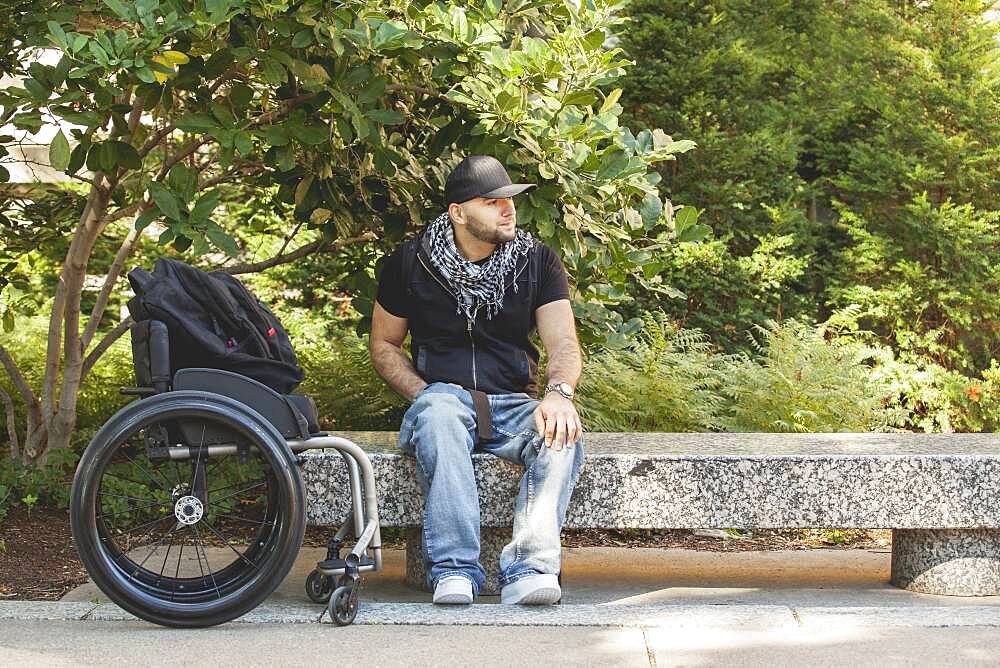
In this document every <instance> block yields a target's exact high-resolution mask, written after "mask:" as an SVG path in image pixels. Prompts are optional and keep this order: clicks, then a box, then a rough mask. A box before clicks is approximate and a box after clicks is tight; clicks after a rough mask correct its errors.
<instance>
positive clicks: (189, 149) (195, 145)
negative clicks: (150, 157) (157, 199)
mask: <svg viewBox="0 0 1000 668" xmlns="http://www.w3.org/2000/svg"><path fill="white" fill-rule="evenodd" d="M210 141H215V138H214V137H209V136H208V135H203V136H201V137H199V138H198V139H192V140H191V141H189V142H188V143H187V145H186V146H185V147H184V148H182V149H181V150H180V151H178V152H177V153H176V154H174V155H172V156H170V157H169V158H167V159H166V160H164V161H163V167H161V168H160V173H159V175H157V177H156V180H157V181H162V180H163V177H164V176H166V174H167V172H169V171H170V168H171V167H173V166H174V165H175V164H177V163H178V162H180V161H181V160H183V159H184V158H186V157H188V156H189V155H191V154H192V153H194V152H195V151H197V150H198V149H199V148H200V147H201V146H202V145H203V144H207V143H208V142H210Z"/></svg>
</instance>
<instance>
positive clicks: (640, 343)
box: [577, 312, 720, 432]
mask: <svg viewBox="0 0 1000 668" xmlns="http://www.w3.org/2000/svg"><path fill="white" fill-rule="evenodd" d="M643 320H644V323H645V327H644V328H643V329H642V331H641V332H640V333H639V334H638V335H636V336H634V337H633V338H632V340H631V341H629V342H628V343H627V344H626V345H625V346H624V347H623V348H620V349H609V348H598V349H596V350H594V351H593V352H591V353H590V354H588V355H586V358H585V364H584V371H583V375H582V377H581V379H580V385H579V388H578V390H579V400H578V402H577V404H578V408H579V412H580V419H581V421H582V422H583V425H584V429H586V430H587V431H614V432H624V431H673V432H679V431H705V430H707V429H710V427H711V425H712V423H713V421H714V416H715V414H716V412H717V410H718V408H719V404H720V400H719V398H718V394H717V393H716V392H715V390H716V388H717V387H718V380H717V379H716V377H715V375H714V374H713V373H712V370H711V366H710V365H711V361H712V353H711V352H710V350H709V348H710V346H709V344H707V343H706V342H705V338H706V337H705V336H704V334H702V333H701V332H699V331H692V330H682V329H680V328H679V327H677V325H676V324H675V323H673V322H672V321H670V320H669V319H667V317H666V316H665V315H664V314H663V313H662V312H661V313H647V314H645V315H644V316H643Z"/></svg>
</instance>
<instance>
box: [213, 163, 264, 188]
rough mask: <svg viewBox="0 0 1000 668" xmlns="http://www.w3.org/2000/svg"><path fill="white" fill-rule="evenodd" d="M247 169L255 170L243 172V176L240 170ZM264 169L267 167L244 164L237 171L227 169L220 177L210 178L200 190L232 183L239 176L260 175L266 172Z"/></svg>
mask: <svg viewBox="0 0 1000 668" xmlns="http://www.w3.org/2000/svg"><path fill="white" fill-rule="evenodd" d="M247 167H253V169H252V170H250V171H246V172H243V173H242V174H241V172H240V170H242V169H245V168H247ZM264 167H265V166H264V165H261V164H249V165H248V164H243V165H239V166H238V167H237V168H235V169H227V170H226V171H225V172H223V173H222V174H219V175H218V176H214V177H212V178H210V179H209V180H207V181H205V182H204V183H202V184H201V188H200V189H201V190H207V189H208V188H211V187H212V186H217V185H219V184H220V183H228V182H230V181H232V180H233V179H234V178H235V177H237V176H251V175H253V174H259V173H260V172H262V171H264Z"/></svg>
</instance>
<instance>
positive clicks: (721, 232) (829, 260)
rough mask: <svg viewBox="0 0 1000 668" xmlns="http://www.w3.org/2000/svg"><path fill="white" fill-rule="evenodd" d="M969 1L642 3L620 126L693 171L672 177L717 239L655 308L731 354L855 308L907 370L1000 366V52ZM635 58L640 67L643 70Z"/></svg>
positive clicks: (696, 254) (691, 250) (690, 251)
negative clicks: (751, 331)
mask: <svg viewBox="0 0 1000 668" xmlns="http://www.w3.org/2000/svg"><path fill="white" fill-rule="evenodd" d="M994 4H995V3H989V2H980V1H977V0H959V1H952V0H939V1H931V2H912V1H906V2H892V3H887V2H882V1H881V0H860V1H858V2H847V3H831V2H821V1H820V0H803V1H801V2H788V1H787V0H763V1H751V0H711V1H708V2H695V1H693V0H663V1H660V0H636V2H634V3H632V4H631V5H630V6H629V8H628V13H629V16H630V18H631V19H632V20H631V21H630V23H629V24H628V29H627V30H622V31H619V38H620V40H621V42H620V44H621V46H622V48H624V49H625V52H626V54H628V55H630V56H631V57H634V58H635V59H636V60H637V66H636V67H635V68H632V69H630V70H629V72H628V74H627V76H626V77H625V78H624V79H623V80H622V83H621V85H622V87H623V89H624V93H623V95H622V104H623V105H624V106H625V108H626V114H625V117H624V118H625V121H626V122H636V123H640V124H645V123H649V124H652V125H657V126H662V127H669V128H671V129H673V130H674V131H676V132H678V133H680V134H682V135H683V136H685V137H689V138H691V139H693V140H694V141H696V142H697V143H698V145H699V159H698V160H697V161H689V160H683V161H677V162H674V163H670V164H664V165H661V166H660V171H661V173H662V174H663V176H664V182H663V185H664V189H665V192H666V194H667V195H668V196H669V197H671V198H674V199H677V200H679V201H683V202H686V203H689V204H691V205H693V206H695V207H698V208H699V209H702V210H703V218H704V220H705V221H706V222H707V223H708V224H709V225H710V226H711V227H712V229H713V230H715V231H717V232H718V243H715V244H711V245H705V246H701V245H699V246H686V247H685V246H681V247H674V248H672V249H671V250H670V251H669V256H670V257H669V258H666V259H665V262H666V268H665V269H664V271H663V276H664V280H665V281H667V282H668V283H670V284H671V285H673V286H675V287H676V288H678V289H680V290H682V291H683V292H684V293H685V294H687V296H688V300H687V301H686V302H679V301H673V302H666V303H664V304H663V305H662V306H663V308H664V309H665V310H666V311H667V312H668V313H669V314H670V315H672V316H674V317H676V318H677V319H678V320H680V321H682V322H684V323H685V325H687V326H691V327H698V328H700V329H703V330H704V331H706V332H707V333H709V334H710V336H711V337H712V340H713V341H714V342H716V343H719V344H722V345H723V346H724V347H726V348H727V349H730V350H733V349H742V350H747V351H748V352H751V353H752V352H753V351H752V350H748V349H747V348H746V346H745V339H744V337H743V333H744V332H745V331H746V330H747V329H748V328H752V325H754V324H757V325H763V324H765V322H766V320H767V319H769V318H773V319H776V320H781V319H782V318H788V317H794V318H799V319H804V320H816V321H822V320H825V319H826V318H828V317H829V316H831V315H832V314H833V313H834V312H836V311H839V310H841V309H843V308H845V307H848V306H850V305H851V304H858V305H860V306H861V307H862V309H861V310H860V311H858V312H857V313H858V318H859V321H858V326H859V327H861V328H863V329H866V330H871V331H873V332H875V333H876V334H878V336H879V337H880V341H881V343H883V344H885V345H888V346H890V347H892V348H893V349H894V350H896V351H898V352H899V354H900V357H901V358H902V359H909V360H911V361H915V360H916V359H917V358H919V357H926V358H928V359H931V360H934V361H935V362H937V363H939V364H941V365H943V366H945V367H946V368H947V369H954V370H962V371H963V372H965V373H968V372H970V371H973V370H977V369H984V368H986V367H987V366H988V364H989V360H990V359H991V357H993V356H994V355H995V354H996V331H997V329H998V327H1000V323H998V322H997V315H998V314H997V312H996V304H995V300H993V299H991V296H992V295H994V294H996V292H997V288H998V287H1000V286H998V284H997V276H996V271H995V269H994V268H995V267H996V266H997V260H998V258H997V256H996V252H997V251H996V242H995V238H996V215H997V212H998V211H1000V189H998V188H997V174H998V173H1000V143H998V141H997V139H998V138H1000V114H998V113H997V109H1000V77H998V74H1000V47H998V43H1000V42H998V36H1000V35H998V28H1000V24H998V23H997V22H996V20H995V18H994V20H993V21H990V20H988V16H987V12H988V11H989V10H990V8H991V7H990V6H991V5H994ZM640 56H641V57H640Z"/></svg>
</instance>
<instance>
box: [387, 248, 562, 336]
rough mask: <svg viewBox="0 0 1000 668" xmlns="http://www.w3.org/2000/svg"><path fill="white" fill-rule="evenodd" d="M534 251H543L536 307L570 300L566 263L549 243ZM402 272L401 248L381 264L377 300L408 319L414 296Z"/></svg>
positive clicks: (392, 311) (478, 262) (389, 310)
mask: <svg viewBox="0 0 1000 668" xmlns="http://www.w3.org/2000/svg"><path fill="white" fill-rule="evenodd" d="M533 252H536V253H541V254H542V257H541V262H540V263H539V266H540V267H541V275H540V276H539V277H538V288H537V293H536V297H535V308H538V307H539V306H543V305H545V304H548V303H549V302H554V301H556V300H558V299H569V280H568V279H567V277H566V268H565V267H563V263H562V262H561V261H560V260H559V258H558V257H557V256H556V254H555V253H553V252H552V250H551V249H550V248H549V247H548V246H546V245H544V244H542V243H538V242H536V243H535V249H534V251H533ZM488 260H489V256H486V257H484V258H483V259H482V260H479V261H477V262H476V264H479V265H482V264H485V263H486V262H487V261H488ZM416 266H417V267H418V266H419V265H416ZM402 273H403V256H402V249H401V248H400V249H398V250H397V251H396V252H395V253H393V254H392V255H390V256H389V257H387V258H386V260H385V263H384V264H383V265H382V273H381V274H380V275H379V280H378V294H377V297H376V299H377V300H378V303H379V304H380V305H381V306H382V308H384V309H385V310H386V311H388V312H389V313H391V314H392V315H394V316H396V317H397V318H409V317H410V312H409V308H410V305H411V303H412V299H410V298H409V297H408V295H407V294H406V286H405V285H404V284H403V276H402Z"/></svg>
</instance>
